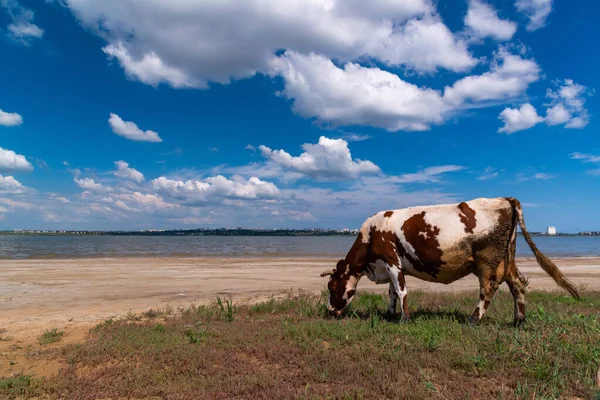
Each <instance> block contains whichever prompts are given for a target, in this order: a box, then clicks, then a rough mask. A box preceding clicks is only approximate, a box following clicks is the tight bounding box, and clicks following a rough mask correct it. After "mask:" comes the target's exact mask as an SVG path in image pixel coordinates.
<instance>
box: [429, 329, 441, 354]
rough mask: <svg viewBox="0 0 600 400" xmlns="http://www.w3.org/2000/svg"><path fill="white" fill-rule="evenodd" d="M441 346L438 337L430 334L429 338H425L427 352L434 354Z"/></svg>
mask: <svg viewBox="0 0 600 400" xmlns="http://www.w3.org/2000/svg"><path fill="white" fill-rule="evenodd" d="M440 345H441V342H440V338H439V337H438V335H435V334H433V333H432V334H430V335H429V337H428V338H427V350H428V351H429V352H434V351H436V350H437V349H439V347H440Z"/></svg>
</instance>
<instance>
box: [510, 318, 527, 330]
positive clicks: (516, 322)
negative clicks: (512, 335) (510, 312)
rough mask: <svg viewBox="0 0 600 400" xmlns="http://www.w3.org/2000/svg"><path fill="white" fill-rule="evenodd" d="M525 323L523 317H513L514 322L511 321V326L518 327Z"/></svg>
mask: <svg viewBox="0 0 600 400" xmlns="http://www.w3.org/2000/svg"><path fill="white" fill-rule="evenodd" d="M524 324H525V317H523V318H515V320H514V322H513V326H514V327H515V328H520V327H522V326H523V325H524Z"/></svg>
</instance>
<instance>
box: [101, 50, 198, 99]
mask: <svg viewBox="0 0 600 400" xmlns="http://www.w3.org/2000/svg"><path fill="white" fill-rule="evenodd" d="M102 51H104V53H106V55H108V56H109V57H110V58H116V59H117V60H118V61H119V64H120V65H121V67H123V69H124V70H125V73H126V74H127V76H128V77H130V78H132V79H137V80H139V81H141V82H144V83H146V84H148V85H151V86H155V87H156V86H158V84H160V83H168V84H170V85H171V86H172V87H174V88H185V87H191V88H201V87H205V86H206V85H205V84H204V83H201V82H198V81H195V80H194V79H193V78H191V77H189V76H188V75H187V74H186V73H185V72H183V71H181V70H180V69H177V68H175V67H171V66H168V65H166V64H165V63H164V62H163V60H161V59H160V58H159V57H158V56H157V55H156V53H154V52H152V51H151V52H149V53H145V54H144V55H142V56H141V57H140V58H138V59H135V58H133V57H132V56H131V54H130V53H129V51H128V50H127V49H126V48H125V46H124V45H123V43H121V42H117V43H115V44H110V45H108V46H105V47H103V48H102Z"/></svg>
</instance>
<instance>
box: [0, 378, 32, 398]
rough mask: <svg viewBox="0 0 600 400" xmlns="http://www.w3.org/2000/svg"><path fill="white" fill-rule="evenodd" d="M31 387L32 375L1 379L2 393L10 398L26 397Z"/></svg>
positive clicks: (0, 387) (0, 388)
mask: <svg viewBox="0 0 600 400" xmlns="http://www.w3.org/2000/svg"><path fill="white" fill-rule="evenodd" d="M30 385H31V375H20V374H19V375H17V376H13V377H6V378H0V391H2V393H6V394H8V396H9V397H8V398H15V397H17V396H21V395H24V394H25V392H26V391H27V389H28V388H29V386H30Z"/></svg>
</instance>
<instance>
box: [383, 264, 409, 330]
mask: <svg viewBox="0 0 600 400" xmlns="http://www.w3.org/2000/svg"><path fill="white" fill-rule="evenodd" d="M388 274H389V275H390V280H391V281H390V299H391V298H392V294H391V290H392V287H393V290H395V292H396V297H395V298H394V311H395V305H396V304H395V299H396V298H397V297H399V298H400V308H401V309H402V319H403V320H409V319H410V313H409V312H408V302H407V298H406V295H407V294H408V290H407V289H406V280H405V279H404V273H403V272H402V269H401V268H398V267H394V266H388ZM391 307H392V304H391V303H390V309H391Z"/></svg>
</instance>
